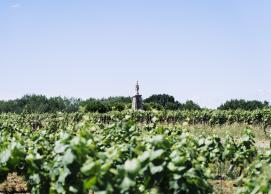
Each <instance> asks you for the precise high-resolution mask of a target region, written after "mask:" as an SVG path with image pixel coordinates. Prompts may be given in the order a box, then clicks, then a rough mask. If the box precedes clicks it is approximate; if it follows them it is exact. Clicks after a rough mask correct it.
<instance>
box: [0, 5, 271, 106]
mask: <svg viewBox="0 0 271 194" xmlns="http://www.w3.org/2000/svg"><path fill="white" fill-rule="evenodd" d="M270 10H271V1H270V0H258V1H255V0H219V1H217V0H204V1H202V0H191V1H190V0H189V1H186V0H168V1H166V0H130V1H127V0H91V1H89V0H39V1H37V0H1V1H0V67H1V76H0V99H13V98H18V97H21V96H22V95H24V94H33V93H35V94H45V95H47V96H59V95H60V96H67V97H80V98H83V99H85V98H89V97H98V98H101V97H108V96H132V95H133V94H134V84H135V82H136V80H139V82H140V86H141V93H142V94H143V97H148V96H149V95H151V94H158V93H167V94H171V95H173V96H175V98H176V99H177V100H179V101H181V102H183V101H185V100H187V99H192V100H194V101H196V102H197V103H199V104H200V105H201V106H206V107H216V106H218V105H219V104H221V103H222V102H224V101H225V100H227V99H233V98H245V99H258V100H268V101H271V76H270V73H271V54H270V51H271V37H270V35H271V11H270Z"/></svg>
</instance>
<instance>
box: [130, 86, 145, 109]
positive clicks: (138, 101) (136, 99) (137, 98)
mask: <svg viewBox="0 0 271 194" xmlns="http://www.w3.org/2000/svg"><path fill="white" fill-rule="evenodd" d="M135 89H136V95H134V96H133V102H132V109H133V110H143V103H142V96H141V95H140V94H139V84H138V81H137V82H136V87H135Z"/></svg>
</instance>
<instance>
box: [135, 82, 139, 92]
mask: <svg viewBox="0 0 271 194" xmlns="http://www.w3.org/2000/svg"><path fill="white" fill-rule="evenodd" d="M135 89H136V95H139V84H138V81H136V87H135Z"/></svg>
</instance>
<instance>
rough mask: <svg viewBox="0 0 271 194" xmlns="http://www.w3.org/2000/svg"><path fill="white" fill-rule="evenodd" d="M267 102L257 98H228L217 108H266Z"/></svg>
mask: <svg viewBox="0 0 271 194" xmlns="http://www.w3.org/2000/svg"><path fill="white" fill-rule="evenodd" d="M268 107H269V103H268V102H267V101H264V102H261V101H258V100H249V101H246V100H243V99H241V100H237V99H234V100H229V101H226V102H225V103H224V104H222V105H221V106H220V107H218V109H220V110H237V109H241V110H256V109H264V108H268Z"/></svg>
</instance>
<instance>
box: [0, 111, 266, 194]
mask: <svg viewBox="0 0 271 194" xmlns="http://www.w3.org/2000/svg"><path fill="white" fill-rule="evenodd" d="M234 123H238V124H242V125H243V126H244V128H243V130H242V131H241V132H240V133H241V134H242V135H241V136H240V137H235V136H233V135H231V134H228V135H225V136H224V137H219V136H217V135H216V134H210V135H196V134H194V133H192V132H191V131H190V130H189V126H192V125H201V126H205V125H206V126H210V127H212V128H216V127H218V128H219V127H221V126H225V125H228V126H231V125H232V124H234ZM259 126H260V128H261V129H262V130H263V133H264V134H265V135H266V138H267V139H268V138H269V134H270V132H269V128H270V126H271V110H270V109H266V110H257V111H241V110H237V111H222V110H199V111H164V112H162V111H157V112H154V111H145V112H144V111H122V112H110V113H104V114H100V113H89V114H85V113H69V114H68V113H55V114H53V113H52V114H21V115H17V114H11V113H9V114H1V115H0V193H1V192H2V193H14V192H28V193H40V194H43V193H44V194H48V193H51V194H54V193H79V194H84V193H85V194H88V193H91V194H94V193H95V194H111V193H112V194H119V193H127V194H128V193H130V194H138V193H142V194H165V193H166V194H168V193H174V194H177V193H195V194H197V193H198V194H204V193H223V190H222V188H220V183H221V184H222V183H223V182H225V181H228V182H230V181H232V182H233V184H232V187H234V189H233V192H235V193H239V194H241V193H242V194H250V193H270V190H271V148H270V147H269V145H268V146H267V147H265V148H264V149H263V148H259V147H258V146H257V144H256V139H255V136H254V135H255V134H254V131H253V128H254V127H259ZM13 173H16V174H17V175H18V176H19V178H20V179H22V180H21V182H23V184H25V185H24V186H23V188H19V190H16V188H13V190H10V188H7V187H1V183H2V184H5V182H6V181H7V179H9V177H10V176H11V177H12V176H13ZM214 183H219V184H218V188H215V186H214ZM1 189H2V190H1Z"/></svg>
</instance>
